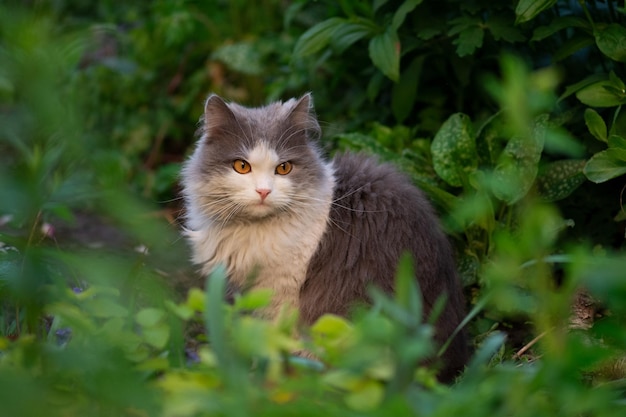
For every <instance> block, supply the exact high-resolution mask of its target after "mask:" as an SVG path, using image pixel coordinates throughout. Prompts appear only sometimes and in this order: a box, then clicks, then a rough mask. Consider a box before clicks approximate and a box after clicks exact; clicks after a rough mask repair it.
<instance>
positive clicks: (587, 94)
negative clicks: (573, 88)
mask: <svg viewBox="0 0 626 417" xmlns="http://www.w3.org/2000/svg"><path fill="white" fill-rule="evenodd" d="M611 88H615V86H614V84H613V83H612V82H611V81H609V80H604V81H598V82H595V83H593V84H591V85H588V86H586V87H584V88H582V89H581V90H579V91H578V92H577V93H576V98H577V99H578V100H580V101H581V102H582V103H583V104H586V105H587V106H592V107H616V106H619V105H621V104H624V103H626V96H625V95H624V94H617V93H616V92H614V91H612V90H611Z"/></svg>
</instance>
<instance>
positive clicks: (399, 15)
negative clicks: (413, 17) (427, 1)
mask: <svg viewBox="0 0 626 417" xmlns="http://www.w3.org/2000/svg"><path fill="white" fill-rule="evenodd" d="M421 2H422V0H405V1H404V3H402V4H401V5H400V7H398V8H397V9H396V12H395V13H394V15H393V20H392V21H391V27H392V28H393V29H394V30H398V28H400V26H402V23H404V19H406V15H407V14H409V13H411V12H412V11H413V10H414V9H415V8H416V7H417V6H418V5H419V4H420V3H421Z"/></svg>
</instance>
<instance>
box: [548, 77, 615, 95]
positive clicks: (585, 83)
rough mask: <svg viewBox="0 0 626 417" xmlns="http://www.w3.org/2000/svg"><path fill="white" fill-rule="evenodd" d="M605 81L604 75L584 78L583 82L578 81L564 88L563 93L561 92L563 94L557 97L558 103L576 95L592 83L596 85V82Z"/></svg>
mask: <svg viewBox="0 0 626 417" xmlns="http://www.w3.org/2000/svg"><path fill="white" fill-rule="evenodd" d="M605 80H606V75H604V74H592V75H590V76H588V77H585V78H584V79H583V80H581V81H578V82H577V83H574V84H571V85H568V86H567V87H566V88H565V91H564V92H563V94H561V95H560V96H559V101H561V100H564V99H566V98H567V97H569V96H571V95H572V94H574V93H577V92H578V91H580V90H582V89H583V88H585V87H587V86H590V85H591V84H593V83H596V82H598V81H605Z"/></svg>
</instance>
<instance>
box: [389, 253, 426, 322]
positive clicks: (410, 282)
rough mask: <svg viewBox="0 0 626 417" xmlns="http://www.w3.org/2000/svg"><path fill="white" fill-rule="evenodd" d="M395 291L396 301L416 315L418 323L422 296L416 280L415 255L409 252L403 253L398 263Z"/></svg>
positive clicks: (420, 315)
mask: <svg viewBox="0 0 626 417" xmlns="http://www.w3.org/2000/svg"><path fill="white" fill-rule="evenodd" d="M395 293H396V294H395V299H396V303H397V304H398V305H399V306H400V307H403V308H404V309H405V310H407V312H408V313H409V315H410V316H412V317H415V319H416V323H415V324H418V323H419V320H420V319H421V318H422V298H421V294H420V291H419V288H418V286H417V281H416V280H415V267H414V265H413V257H412V256H411V255H410V254H408V253H405V254H403V255H402V257H401V258H400V263H399V264H398V270H397V272H396V292H395Z"/></svg>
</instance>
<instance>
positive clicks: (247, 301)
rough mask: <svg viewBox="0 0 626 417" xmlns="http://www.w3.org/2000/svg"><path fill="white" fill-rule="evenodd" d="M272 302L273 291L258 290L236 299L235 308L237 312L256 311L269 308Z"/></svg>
mask: <svg viewBox="0 0 626 417" xmlns="http://www.w3.org/2000/svg"><path fill="white" fill-rule="evenodd" d="M271 301H272V290H270V289H267V288H258V289H253V290H251V291H248V292H246V293H245V294H243V295H241V296H238V297H237V298H236V299H235V308H236V309H237V310H256V309H258V308H261V307H267V306H268V305H269V304H270V302H271Z"/></svg>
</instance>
